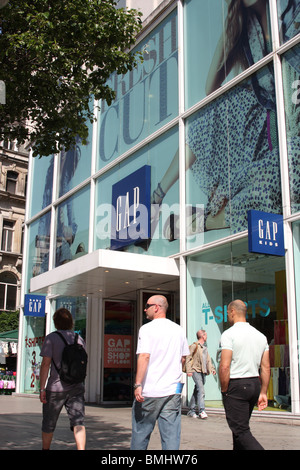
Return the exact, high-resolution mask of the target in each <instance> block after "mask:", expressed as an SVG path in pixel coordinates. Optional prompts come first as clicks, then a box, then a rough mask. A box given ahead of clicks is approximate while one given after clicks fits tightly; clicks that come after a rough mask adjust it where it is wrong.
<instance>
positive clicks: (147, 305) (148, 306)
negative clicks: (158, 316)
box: [145, 304, 160, 310]
mask: <svg viewBox="0 0 300 470" xmlns="http://www.w3.org/2000/svg"><path fill="white" fill-rule="evenodd" d="M154 305H157V304H146V305H145V310H148V308H150V307H153V306H154ZM159 307H160V305H159Z"/></svg>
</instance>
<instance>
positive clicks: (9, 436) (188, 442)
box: [0, 394, 300, 466]
mask: <svg viewBox="0 0 300 470" xmlns="http://www.w3.org/2000/svg"><path fill="white" fill-rule="evenodd" d="M207 414H208V419H206V420H200V419H193V418H190V417H188V416H186V414H185V413H184V412H183V416H182V433H181V447H180V450H181V451H186V452H184V454H186V455H188V454H189V453H190V454H195V455H200V454H199V452H198V451H201V450H208V451H226V450H232V437H231V432H230V430H229V428H228V425H227V422H226V419H225V416H224V414H223V413H221V412H219V413H216V412H213V411H211V412H210V411H209V410H207ZM299 418H300V417H299ZM41 419H42V405H41V403H40V401H39V399H38V398H37V397H32V396H23V395H17V394H15V395H14V394H13V395H0V450H1V451H4V450H13V451H14V450H41ZM250 424H251V431H252V433H253V435H254V436H255V437H256V438H257V440H258V441H259V442H260V443H261V445H262V446H263V447H264V448H265V450H277V451H278V450H279V451H287V450H300V419H288V418H287V419H272V418H269V419H268V418H261V417H260V416H258V417H255V416H252V418H251V422H250ZM86 431H87V445H86V449H87V450H98V451H102V453H103V454H104V455H105V452H109V453H113V455H119V456H121V455H122V453H123V454H124V455H126V451H128V450H129V447H130V438H131V408H130V407H119V406H118V407H115V406H110V407H107V406H105V407H104V406H96V405H87V406H86ZM51 449H52V450H75V445H74V436H73V433H72V432H71V431H70V429H69V421H68V418H67V415H66V413H65V411H63V412H62V413H61V415H60V418H59V421H58V425H57V428H56V430H55V433H54V438H53V443H52V447H51ZM160 449H161V446H160V437H159V431H158V429H157V428H155V430H154V432H153V433H152V436H151V440H150V444H149V447H148V451H159V450H160ZM114 451H117V454H116V453H114ZM52 454H53V453H52ZM158 454H159V452H158ZM1 455H2V457H3V453H2V452H1ZM47 455H49V454H47ZM76 455H78V453H77V454H76ZM127 455H129V453H127ZM201 455H204V454H201ZM231 455H232V453H231ZM6 462H7V460H6ZM8 462H9V460H8ZM101 463H103V462H101ZM115 463H117V462H115ZM144 463H145V462H144ZM147 463H151V462H150V461H149V462H147ZM156 463H157V462H156ZM158 463H160V464H162V463H164V462H162V461H160V462H158ZM167 463H169V462H167ZM129 466H130V465H129Z"/></svg>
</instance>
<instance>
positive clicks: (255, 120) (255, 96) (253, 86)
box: [186, 68, 282, 233]
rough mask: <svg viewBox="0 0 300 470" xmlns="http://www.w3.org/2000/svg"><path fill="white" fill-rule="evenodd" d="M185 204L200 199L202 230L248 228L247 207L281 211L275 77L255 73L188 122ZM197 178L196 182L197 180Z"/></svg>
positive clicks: (234, 231)
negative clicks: (202, 218)
mask: <svg viewBox="0 0 300 470" xmlns="http://www.w3.org/2000/svg"><path fill="white" fill-rule="evenodd" d="M186 133H187V138H186V140H187V156H186V159H187V167H188V168H191V172H192V175H193V179H194V182H191V179H190V176H189V173H188V174H187V175H188V178H189V179H188V183H189V184H187V188H188V195H187V199H188V202H189V203H196V202H198V203H199V202H202V203H203V204H204V207H205V209H204V230H205V231H210V230H216V229H224V228H230V230H231V232H232V233H236V232H240V231H242V230H246V229H247V211H248V210H250V209H256V210H262V211H266V212H274V213H281V210H282V209H281V186H280V167H279V152H278V143H277V126H276V112H275V91H274V77H273V73H272V70H269V69H268V68H266V69H263V70H262V71H261V72H259V73H257V74H254V75H253V76H252V77H251V79H248V80H246V81H244V82H242V83H241V84H239V85H237V86H236V87H235V88H233V89H231V90H230V91H228V92H227V93H225V94H224V95H222V96H220V97H219V98H218V99H216V100H215V101H213V102H211V103H210V104H208V106H206V107H205V108H203V109H202V110H200V112H198V113H197V114H196V115H195V116H193V118H192V119H191V120H190V121H189V122H188V126H187V131H186ZM195 183H196V184H195Z"/></svg>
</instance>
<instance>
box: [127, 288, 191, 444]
mask: <svg viewBox="0 0 300 470" xmlns="http://www.w3.org/2000/svg"><path fill="white" fill-rule="evenodd" d="M167 309H168V302H167V299H166V298H165V297H164V296H162V295H154V296H152V297H150V298H149V299H148V302H147V304H146V305H145V310H144V311H145V314H146V317H147V319H148V320H151V321H150V322H149V323H146V324H145V325H143V326H142V327H141V328H140V331H139V337H138V345H137V354H138V360H137V372H136V381H135V382H136V383H135V385H134V395H135V400H134V403H133V407H132V438H131V449H132V450H146V449H147V447H148V443H149V439H150V436H151V433H152V431H153V429H154V426H155V424H156V421H157V422H158V426H159V431H160V437H161V445H162V449H163V450H177V449H179V446H180V434H181V388H180V382H181V377H182V365H183V363H184V362H185V357H186V356H187V355H188V354H189V353H190V351H189V347H188V342H187V339H186V336H185V334H184V331H183V329H182V328H181V327H180V326H179V325H177V324H176V323H174V322H172V321H171V320H169V319H167V318H166V313H167Z"/></svg>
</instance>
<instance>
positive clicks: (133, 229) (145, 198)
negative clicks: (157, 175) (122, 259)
mask: <svg viewBox="0 0 300 470" xmlns="http://www.w3.org/2000/svg"><path fill="white" fill-rule="evenodd" d="M150 199H151V167H150V166H149V165H145V166H143V167H142V168H140V169H139V170H137V171H135V172H134V173H131V175H128V176H127V177H126V178H124V179H122V180H121V181H119V182H118V183H115V184H114V185H113V187H112V214H111V249H114V250H116V249H119V248H122V247H124V246H127V245H131V244H132V243H136V242H139V241H142V240H147V239H148V238H150V234H151V226H150V225H151V224H150V215H151V200H150Z"/></svg>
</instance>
